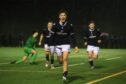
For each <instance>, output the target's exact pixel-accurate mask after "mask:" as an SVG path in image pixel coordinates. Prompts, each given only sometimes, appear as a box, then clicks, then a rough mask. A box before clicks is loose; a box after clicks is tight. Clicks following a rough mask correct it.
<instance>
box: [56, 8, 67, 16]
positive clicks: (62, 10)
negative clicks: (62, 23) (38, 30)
mask: <svg viewBox="0 0 126 84" xmlns="http://www.w3.org/2000/svg"><path fill="white" fill-rule="evenodd" d="M61 13H65V14H66V15H68V12H67V11H66V10H64V9H61V10H60V11H59V13H58V14H59V15H60V14H61Z"/></svg>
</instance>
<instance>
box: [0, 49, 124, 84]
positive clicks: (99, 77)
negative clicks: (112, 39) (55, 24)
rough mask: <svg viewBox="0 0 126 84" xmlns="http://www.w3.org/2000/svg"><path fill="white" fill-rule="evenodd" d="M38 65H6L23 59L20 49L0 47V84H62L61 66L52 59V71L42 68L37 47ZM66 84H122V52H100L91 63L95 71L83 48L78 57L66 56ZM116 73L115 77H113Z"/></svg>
mask: <svg viewBox="0 0 126 84" xmlns="http://www.w3.org/2000/svg"><path fill="white" fill-rule="evenodd" d="M37 51H38V57H37V61H38V62H39V64H38V65H30V64H29V61H27V62H26V63H22V64H14V65H11V64H9V62H10V61H13V60H17V59H20V58H21V57H22V56H23V48H9V47H7V48H3V47H1V48H0V84H63V83H62V66H60V65H59V64H58V61H57V57H56V56H55V66H56V69H55V70H51V69H50V68H45V67H44V64H45V56H44V50H43V49H42V48H37ZM68 62H69V75H68V79H69V81H68V84H125V83H126V80H125V79H126V49H101V50H100V53H99V59H97V60H95V65H96V69H94V70H91V69H90V68H89V64H88V58H87V55H86V50H85V49H80V52H79V53H78V54H75V53H73V50H72V51H71V54H70V55H69V59H68ZM116 74H117V75H116Z"/></svg>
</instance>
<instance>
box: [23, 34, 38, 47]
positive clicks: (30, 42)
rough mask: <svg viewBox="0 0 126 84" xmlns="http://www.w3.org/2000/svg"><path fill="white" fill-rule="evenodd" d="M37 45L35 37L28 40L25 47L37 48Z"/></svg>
mask: <svg viewBox="0 0 126 84" xmlns="http://www.w3.org/2000/svg"><path fill="white" fill-rule="evenodd" d="M35 45H36V38H34V37H33V36H30V37H29V38H28V40H27V41H26V44H25V47H28V48H35Z"/></svg>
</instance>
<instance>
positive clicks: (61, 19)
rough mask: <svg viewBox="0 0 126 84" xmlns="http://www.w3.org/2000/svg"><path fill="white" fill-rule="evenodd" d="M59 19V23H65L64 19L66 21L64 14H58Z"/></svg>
mask: <svg viewBox="0 0 126 84" xmlns="http://www.w3.org/2000/svg"><path fill="white" fill-rule="evenodd" d="M59 19H60V21H62V22H65V21H66V19H67V15H66V13H60V14H59Z"/></svg>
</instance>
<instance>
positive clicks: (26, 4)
mask: <svg viewBox="0 0 126 84" xmlns="http://www.w3.org/2000/svg"><path fill="white" fill-rule="evenodd" d="M124 2H125V0H3V1H2V0H1V2H0V21H1V22H0V34H5V33H14V34H18V33H23V34H29V33H30V32H31V31H32V30H34V29H38V30H41V29H42V28H45V27H46V23H47V21H49V20H54V21H57V20H58V17H57V15H58V11H59V10H60V9H66V10H67V11H68V12H69V21H70V22H71V23H73V24H74V25H75V27H76V30H78V32H79V31H80V32H81V30H82V28H83V27H85V26H86V25H87V23H88V22H89V21H90V20H94V21H95V22H96V24H97V27H98V28H100V29H101V30H102V31H103V32H108V33H109V34H114V35H125V32H126V7H125V3H124Z"/></svg>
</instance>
